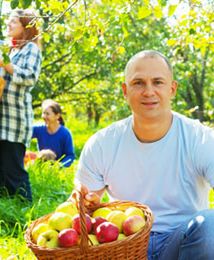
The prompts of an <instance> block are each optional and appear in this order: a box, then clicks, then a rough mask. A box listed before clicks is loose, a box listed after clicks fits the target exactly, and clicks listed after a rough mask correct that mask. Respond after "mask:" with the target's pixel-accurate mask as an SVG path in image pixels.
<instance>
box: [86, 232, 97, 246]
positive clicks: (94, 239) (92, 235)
mask: <svg viewBox="0 0 214 260" xmlns="http://www.w3.org/2000/svg"><path fill="white" fill-rule="evenodd" d="M88 237H89V240H90V241H91V243H92V245H93V246H97V245H99V241H98V240H97V237H96V236H95V235H94V234H89V235H88ZM90 241H89V245H91V243H90Z"/></svg>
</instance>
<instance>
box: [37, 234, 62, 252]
mask: <svg viewBox="0 0 214 260" xmlns="http://www.w3.org/2000/svg"><path fill="white" fill-rule="evenodd" d="M37 245H38V246H41V247H47V248H56V247H58V232H57V231H56V230H48V231H45V232H43V233H41V234H40V235H39V237H38V239H37Z"/></svg>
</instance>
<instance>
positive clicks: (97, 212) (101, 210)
mask: <svg viewBox="0 0 214 260" xmlns="http://www.w3.org/2000/svg"><path fill="white" fill-rule="evenodd" d="M111 211H112V210H111V209H110V208H107V207H103V208H99V209H96V210H95V211H94V212H93V213H92V217H93V218H96V217H102V218H106V216H107V215H108V214H109V213H110V212H111Z"/></svg>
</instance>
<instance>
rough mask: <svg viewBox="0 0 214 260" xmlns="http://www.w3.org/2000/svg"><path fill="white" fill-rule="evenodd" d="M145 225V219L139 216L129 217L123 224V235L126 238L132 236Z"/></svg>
mask: <svg viewBox="0 0 214 260" xmlns="http://www.w3.org/2000/svg"><path fill="white" fill-rule="evenodd" d="M145 223H146V221H145V218H143V217H141V216H139V215H135V216H130V217H128V218H127V219H126V220H125V221H124V222H123V233H124V234H125V235H126V236H129V235H132V234H134V233H136V232H138V231H139V230H141V229H142V228H143V227H144V225H145Z"/></svg>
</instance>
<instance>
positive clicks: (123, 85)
mask: <svg viewBox="0 0 214 260" xmlns="http://www.w3.org/2000/svg"><path fill="white" fill-rule="evenodd" d="M122 91H123V96H124V98H126V97H127V86H126V83H125V82H123V83H122Z"/></svg>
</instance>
